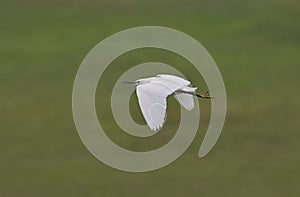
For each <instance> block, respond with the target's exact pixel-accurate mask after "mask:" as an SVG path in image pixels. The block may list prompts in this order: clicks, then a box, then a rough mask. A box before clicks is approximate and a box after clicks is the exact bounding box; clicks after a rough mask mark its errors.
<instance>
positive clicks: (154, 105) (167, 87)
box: [125, 74, 212, 131]
mask: <svg viewBox="0 0 300 197" xmlns="http://www.w3.org/2000/svg"><path fill="white" fill-rule="evenodd" d="M125 83H126V84H133V85H136V94H137V97H138V102H139V105H140V108H141V111H142V114H143V116H144V118H145V120H146V122H147V125H148V126H149V127H150V129H151V130H153V131H158V130H159V129H160V128H161V127H162V126H163V123H164V122H165V117H166V110H167V97H168V96H170V95H172V96H174V97H175V98H176V100H177V101H178V102H179V103H180V105H181V106H183V107H184V108H185V109H186V110H188V111H191V110H193V109H194V100H193V96H196V97H199V98H204V99H211V98H212V97H211V96H209V94H208V92H207V93H205V94H202V95H201V94H197V93H196V89H197V88H196V87H191V86H190V85H191V82H189V81H187V80H185V79H183V78H181V77H177V76H174V75H167V74H160V75H156V76H155V77H149V78H143V79H138V80H136V81H134V82H125Z"/></svg>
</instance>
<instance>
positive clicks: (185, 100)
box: [174, 87, 197, 111]
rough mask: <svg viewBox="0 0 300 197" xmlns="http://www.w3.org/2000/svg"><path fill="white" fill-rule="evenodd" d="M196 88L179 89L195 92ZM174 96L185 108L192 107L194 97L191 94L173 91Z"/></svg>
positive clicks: (189, 109) (190, 108) (189, 108)
mask: <svg viewBox="0 0 300 197" xmlns="http://www.w3.org/2000/svg"><path fill="white" fill-rule="evenodd" d="M196 89H197V88H193V87H183V88H181V89H180V90H182V91H184V92H193V93H194V92H195V91H196ZM174 97H175V98H176V100H177V101H178V102H179V103H180V105H181V106H183V107H184V108H185V109H186V110H188V111H191V110H192V109H194V97H193V95H191V94H185V93H183V92H175V95H174Z"/></svg>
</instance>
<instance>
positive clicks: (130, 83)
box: [122, 81, 136, 85]
mask: <svg viewBox="0 0 300 197" xmlns="http://www.w3.org/2000/svg"><path fill="white" fill-rule="evenodd" d="M122 84H127V85H136V82H135V81H122Z"/></svg>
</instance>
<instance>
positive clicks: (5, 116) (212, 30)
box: [0, 0, 300, 197]
mask: <svg viewBox="0 0 300 197" xmlns="http://www.w3.org/2000/svg"><path fill="white" fill-rule="evenodd" d="M299 13H300V1H296V0H262V1H261V0H252V1H241V0H227V1H216V0H199V1H197V0H191V1H182V0H181V1H179V0H172V1H171V0H166V1H158V0H152V1H146V0H142V1H138V0H126V1H125V0H124V1H121V0H115V1H109V0H106V1H96V0H91V1H89V0H88V1H84V0H73V1H71V0H53V1H38V0H27V1H20V0H19V1H18V0H1V1H0V60H1V65H0V91H1V93H0V120H1V122H0V196H1V197H2V196H103V197H106V196H107V197H110V196H230V197H233V196H239V197H240V196H264V197H266V196H273V197H275V196H278V197H279V196H280V197H281V196H299V195H300V187H299V185H300V180H299V176H300V172H299V170H300V155H299V153H300V145H299V138H300V133H299V128H300V122H299V117H300V102H299V96H300V92H299V85H300V78H299V73H300V66H299V62H300V61H299V60H300V26H299V19H300V14H299ZM144 25H157V26H167V27H171V28H175V29H178V30H180V31H183V32H185V33H187V34H189V35H191V36H192V37H194V38H196V39H197V40H199V41H200V42H201V43H202V44H203V45H204V46H205V47H206V49H207V50H208V51H209V52H210V54H211V55H212V56H213V58H214V59H215V61H216V63H217V64H218V66H219V69H220V71H221V73H222V75H223V78H224V82H225V85H226V90H227V97H228V110H227V118H226V123H225V126H224V129H223V133H222V135H221V137H220V138H219V141H218V143H217V144H216V146H215V147H214V149H213V150H212V151H211V152H210V153H209V154H208V155H207V156H206V157H205V158H203V159H200V158H198V157H197V153H198V149H199V146H200V144H201V142H202V140H203V136H204V134H205V131H206V128H207V126H208V122H209V114H210V111H209V110H210V103H209V102H208V101H200V106H201V108H202V112H201V121H200V124H201V126H200V128H199V131H198V134H197V136H196V138H195V139H194V141H193V143H192V145H191V146H190V147H189V149H188V150H187V151H186V152H185V153H184V154H183V155H182V156H181V157H180V158H179V159H178V160H176V161H175V162H174V163H172V164H171V165H169V166H167V167H164V168H162V169H160V170H156V171H152V172H147V173H138V174H137V173H127V172H121V171H118V170H115V169H112V168H110V167H108V166H106V165H104V164H102V163H101V162H99V161H98V160H96V159H95V158H94V157H93V156H92V155H91V154H90V153H89V152H88V151H87V149H86V148H85V146H84V145H83V144H82V142H81V140H80V138H79V136H78V134H77V132H76V129H75V126H74V122H73V117H72V109H71V99H72V98H71V97H72V85H73V81H74V78H75V75H76V72H77V69H78V68H79V65H80V64H81V62H82V60H83V58H84V57H85V56H86V55H87V53H88V52H89V51H90V50H91V49H92V48H93V47H94V46H95V45H96V44H97V43H98V42H100V41H101V40H103V39H104V38H106V37H108V36H109V35H111V34H113V33H116V32H119V31H121V30H124V29H127V28H130V27H135V26H144ZM154 60H155V61H160V62H164V63H168V64H170V65H174V66H176V67H177V68H178V69H181V70H182V72H184V74H185V75H186V76H187V77H188V78H189V79H191V81H192V82H193V84H195V86H199V87H200V88H199V91H200V92H201V91H205V90H206V89H207V88H206V87H205V84H204V82H203V80H202V79H198V78H197V76H198V73H195V72H193V69H192V66H191V65H189V63H188V62H186V61H185V60H184V59H182V58H180V57H178V56H177V55H176V54H172V53H169V52H166V51H163V50H154V49H144V50H137V51H133V52H130V53H128V54H124V55H123V56H121V57H120V58H118V59H117V60H116V61H114V62H113V63H112V66H111V68H110V69H108V70H107V71H106V73H105V75H104V76H103V78H101V80H102V81H103V83H102V84H103V85H102V86H100V85H99V88H98V90H101V91H97V97H96V99H97V101H96V105H97V113H98V116H99V119H100V121H101V123H102V124H103V125H104V127H105V128H107V129H108V130H109V135H110V137H111V138H112V139H114V140H115V141H116V142H117V143H118V144H120V145H122V146H124V147H127V148H129V149H134V150H151V149H152V148H155V147H158V146H161V145H163V144H164V143H165V142H167V141H168V140H170V139H171V138H172V136H173V135H174V133H172V131H173V130H174V129H172V128H176V125H177V120H178V117H177V116H175V115H174V116H173V114H176V113H168V121H167V125H166V128H164V129H163V130H162V131H161V132H160V133H159V134H157V135H155V136H153V137H151V139H149V141H148V140H145V139H138V138H133V137H130V136H127V135H125V134H124V133H123V132H122V131H120V129H118V128H117V126H116V123H115V122H114V120H113V118H112V115H111V111H110V109H109V93H110V91H111V88H112V85H113V82H114V80H116V79H117V77H118V76H119V75H120V72H121V70H122V69H125V68H129V67H131V66H134V65H136V64H139V63H142V62H147V61H154ZM183 68H184V69H183ZM107 79H110V80H107ZM168 102H169V104H170V105H171V106H172V105H174V107H170V108H169V109H170V110H171V109H172V110H174V111H176V110H179V106H178V105H177V103H176V102H175V101H174V99H169V100H168ZM131 105H132V108H133V110H132V111H133V112H134V111H135V110H138V106H137V103H136V99H135V97H134V96H133V97H132V102H131ZM171 112H172V111H171ZM133 116H134V118H135V119H136V121H137V122H140V123H142V121H143V119H142V118H141V116H140V113H134V114H133Z"/></svg>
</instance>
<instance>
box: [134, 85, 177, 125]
mask: <svg viewBox="0 0 300 197" xmlns="http://www.w3.org/2000/svg"><path fill="white" fill-rule="evenodd" d="M178 88H179V86H178V85H174V84H164V83H160V82H159V81H154V82H151V83H147V84H142V85H138V86H137V88H136V93H137V96H138V101H139V105H140V108H141V111H142V114H143V116H144V118H145V120H146V122H147V124H148V126H149V127H150V129H151V130H154V131H157V130H159V129H160V128H161V127H162V125H163V123H164V121H165V116H166V109H167V100H166V98H167V96H169V95H170V94H172V93H173V92H174V91H176V90H177V89H178Z"/></svg>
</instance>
